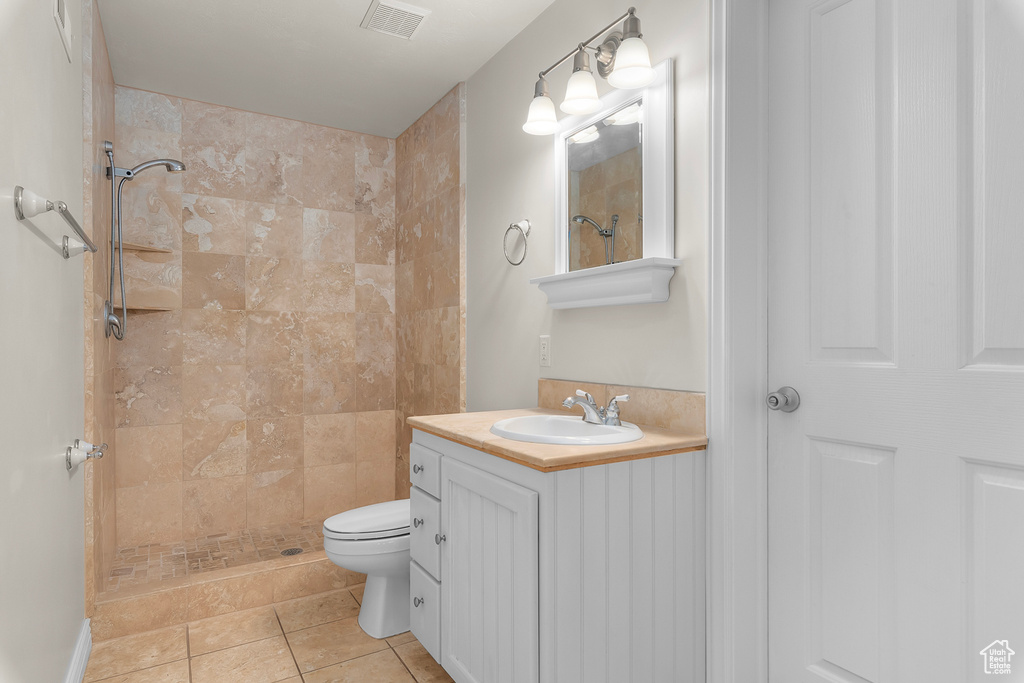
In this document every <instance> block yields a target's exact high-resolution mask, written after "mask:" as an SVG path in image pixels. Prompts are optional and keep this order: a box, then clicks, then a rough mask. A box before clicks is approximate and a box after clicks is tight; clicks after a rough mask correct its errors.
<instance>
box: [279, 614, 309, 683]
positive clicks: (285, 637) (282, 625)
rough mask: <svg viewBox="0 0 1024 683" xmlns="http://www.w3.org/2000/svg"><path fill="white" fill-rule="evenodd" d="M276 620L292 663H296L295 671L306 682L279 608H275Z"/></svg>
mask: <svg viewBox="0 0 1024 683" xmlns="http://www.w3.org/2000/svg"><path fill="white" fill-rule="evenodd" d="M274 618H275V619H277V627H278V628H279V629H281V635H283V636H284V644H285V645H287V646H288V654H290V655H291V656H292V661H293V662H294V663H295V670H296V671H298V672H299V678H300V679H302V680H305V677H304V676H303V675H302V667H301V666H299V660H298V659H296V658H295V652H294V651H293V650H292V641H290V640H288V634H287V633H285V632H284V624H282V623H281V615H280V614H278V613H277V607H274Z"/></svg>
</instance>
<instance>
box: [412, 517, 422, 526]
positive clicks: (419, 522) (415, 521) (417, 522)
mask: <svg viewBox="0 0 1024 683" xmlns="http://www.w3.org/2000/svg"><path fill="white" fill-rule="evenodd" d="M412 525H413V526H414V527H416V528H417V529H419V528H420V527H421V526H422V525H423V518H422V517H413V518H412Z"/></svg>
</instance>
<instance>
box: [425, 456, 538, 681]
mask: <svg viewBox="0 0 1024 683" xmlns="http://www.w3.org/2000/svg"><path fill="white" fill-rule="evenodd" d="M441 529H442V531H441V533H442V534H444V536H445V539H444V540H443V541H442V543H441V563H442V566H443V572H444V581H443V582H442V584H441V593H442V595H441V610H442V611H441V652H442V659H441V664H442V666H444V668H445V669H446V670H447V671H448V673H449V674H450V675H451V676H452V678H454V679H455V680H456V681H457V683H536V681H537V680H538V677H539V666H540V665H539V659H538V655H539V653H538V644H539V637H538V627H539V622H538V593H537V580H538V567H537V550H538V548H537V492H536V491H531V490H529V489H526V488H523V487H522V486H518V485H516V484H513V483H511V482H509V481H506V480H505V479H501V478H499V477H496V476H494V475H491V474H488V473H486V472H483V471H482V470H478V469H477V468H475V467H470V466H469V465H466V464H464V463H461V462H459V461H457V460H454V459H452V458H444V459H443V462H442V465H441Z"/></svg>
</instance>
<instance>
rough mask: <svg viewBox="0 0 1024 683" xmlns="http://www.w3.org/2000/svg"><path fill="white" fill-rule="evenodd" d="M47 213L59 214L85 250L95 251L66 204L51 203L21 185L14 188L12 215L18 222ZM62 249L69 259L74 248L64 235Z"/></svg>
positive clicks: (93, 245)
mask: <svg viewBox="0 0 1024 683" xmlns="http://www.w3.org/2000/svg"><path fill="white" fill-rule="evenodd" d="M47 211H56V212H57V213H58V214H60V217H61V218H63V219H64V221H65V222H66V223H67V224H68V225H70V226H71V229H72V230H74V231H75V233H76V234H77V235H78V237H79V238H81V240H82V242H83V243H84V246H85V248H86V249H88V250H89V251H92V252H95V251H96V245H95V244H93V243H92V240H91V239H89V236H88V235H86V234H85V231H84V230H82V226H80V225H79V224H78V221H76V220H75V217H74V216H72V215H71V212H70V211H69V210H68V205H67V204H65V203H64V202H61V201H58V202H51V201H50V200H49V199H46V198H45V197H40V196H39V195H37V194H36V193H35V192H32V191H31V190H26V189H25V188H24V187H22V186H21V185H15V186H14V215H15V216H16V217H17V218H18V220H19V221H23V220H25V219H26V218H35V217H36V216H38V215H39V214H41V213H46V212H47ZM63 247H64V248H63V254H64V258H66V259H68V258H71V249H73V248H75V246H74V245H71V244H70V243H69V239H68V237H67V236H66V235H65V236H64V244H63Z"/></svg>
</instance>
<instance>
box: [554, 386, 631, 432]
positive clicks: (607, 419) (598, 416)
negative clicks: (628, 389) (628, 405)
mask: <svg viewBox="0 0 1024 683" xmlns="http://www.w3.org/2000/svg"><path fill="white" fill-rule="evenodd" d="M628 400H629V394H621V395H619V396H616V397H615V398H613V399H612V400H611V402H610V403H609V404H608V407H607V408H602V407H600V406H598V405H597V402H595V401H594V397H593V396H591V395H590V394H588V393H587V392H585V391H583V390H582V389H577V390H576V396H570V397H568V398H567V399H565V400H564V401H562V405H563V406H565V407H566V408H572V407H573V406H579V407H581V408H583V421H584V422H589V423H590V424H595V425H601V424H604V425H613V426H616V427H618V426H619V425H621V424H622V422H621V421H620V420H619V403H625V402H626V401H628Z"/></svg>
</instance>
